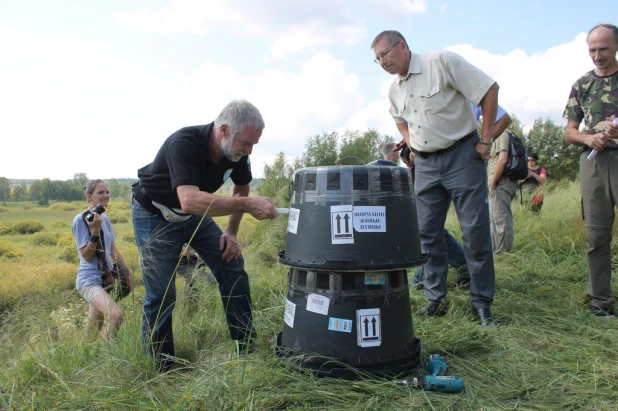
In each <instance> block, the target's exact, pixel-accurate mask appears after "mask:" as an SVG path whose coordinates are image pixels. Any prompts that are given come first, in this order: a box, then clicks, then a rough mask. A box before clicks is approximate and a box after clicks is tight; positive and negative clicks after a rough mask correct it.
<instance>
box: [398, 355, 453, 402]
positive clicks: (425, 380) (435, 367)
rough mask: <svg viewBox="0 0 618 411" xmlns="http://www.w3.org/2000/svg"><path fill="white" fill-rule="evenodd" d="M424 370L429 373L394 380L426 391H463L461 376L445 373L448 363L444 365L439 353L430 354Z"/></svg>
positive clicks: (444, 362)
mask: <svg viewBox="0 0 618 411" xmlns="http://www.w3.org/2000/svg"><path fill="white" fill-rule="evenodd" d="M425 370H427V372H430V373H431V375H426V376H424V377H408V378H404V379H403V380H398V381H396V382H398V383H400V384H405V385H410V386H412V387H414V388H417V389H419V390H426V391H437V392H453V393H454V392H462V391H463V388H464V385H463V381H462V380H461V378H459V377H452V376H447V375H446V370H448V365H446V361H444V358H443V357H442V356H441V355H438V354H432V355H430V356H429V359H428V360H427V363H426V364H425Z"/></svg>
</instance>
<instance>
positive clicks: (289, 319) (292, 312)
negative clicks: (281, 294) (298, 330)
mask: <svg viewBox="0 0 618 411" xmlns="http://www.w3.org/2000/svg"><path fill="white" fill-rule="evenodd" d="M295 316H296V304H294V303H293V302H291V301H290V300H288V299H287V298H286V299H285V314H283V321H284V322H285V323H286V324H287V325H288V327H290V328H294V317H295Z"/></svg>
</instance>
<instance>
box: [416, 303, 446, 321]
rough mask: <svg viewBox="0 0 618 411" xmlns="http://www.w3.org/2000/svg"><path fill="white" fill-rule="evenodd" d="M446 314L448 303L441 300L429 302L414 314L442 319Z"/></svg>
mask: <svg viewBox="0 0 618 411" xmlns="http://www.w3.org/2000/svg"><path fill="white" fill-rule="evenodd" d="M447 312H448V302H447V301H443V300H438V301H431V300H430V301H429V302H428V303H427V304H425V306H424V307H422V308H421V309H420V310H418V312H417V313H416V314H417V315H419V316H423V317H443V316H445V315H446V313H447Z"/></svg>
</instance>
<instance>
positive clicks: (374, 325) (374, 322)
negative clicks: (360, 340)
mask: <svg viewBox="0 0 618 411" xmlns="http://www.w3.org/2000/svg"><path fill="white" fill-rule="evenodd" d="M376 323H377V321H376V317H373V318H372V319H371V325H373V335H378V334H377V333H376Z"/></svg>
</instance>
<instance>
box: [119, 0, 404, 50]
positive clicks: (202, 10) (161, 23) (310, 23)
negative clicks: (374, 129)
mask: <svg viewBox="0 0 618 411" xmlns="http://www.w3.org/2000/svg"><path fill="white" fill-rule="evenodd" d="M403 3H410V2H409V1H407V0H403ZM414 3H416V2H412V3H411V4H408V5H407V7H413V6H414ZM352 4H353V2H351V1H337V2H333V1H330V0H313V1H311V2H306V1H301V0H287V1H279V0H264V1H261V2H255V1H250V0H209V1H207V2H205V1H201V0H172V2H171V4H170V5H169V6H165V7H163V8H161V9H160V10H158V11H153V10H151V9H137V10H133V11H122V12H119V13H117V14H116V22H117V23H118V24H120V25H122V26H125V27H130V28H132V29H134V30H139V31H146V32H187V33H191V34H196V35H204V34H206V33H208V32H210V31H215V32H222V31H227V32H229V33H230V35H233V34H238V33H242V34H248V35H251V36H259V37H264V38H267V39H270V40H271V42H272V43H271V44H270V49H271V51H272V53H273V57H275V58H282V57H284V56H285V54H287V53H290V52H293V51H298V50H301V49H304V48H312V47H316V46H324V45H332V44H344V45H349V44H355V43H357V42H359V41H360V40H361V39H363V38H365V37H366V36H367V29H366V26H365V22H364V20H363V19H361V18H359V17H355V16H353V15H352V12H351V10H350V6H351V5H352Z"/></svg>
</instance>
